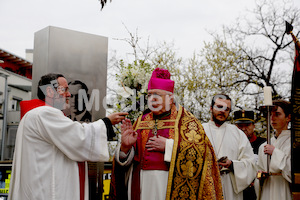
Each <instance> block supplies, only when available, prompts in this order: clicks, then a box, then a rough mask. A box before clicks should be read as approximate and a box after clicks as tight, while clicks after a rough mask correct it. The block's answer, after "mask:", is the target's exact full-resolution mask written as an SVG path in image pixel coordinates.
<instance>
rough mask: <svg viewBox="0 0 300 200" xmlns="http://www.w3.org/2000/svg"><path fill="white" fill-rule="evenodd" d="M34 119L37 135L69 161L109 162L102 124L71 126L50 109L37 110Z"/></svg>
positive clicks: (54, 110) (72, 124) (104, 127)
mask: <svg viewBox="0 0 300 200" xmlns="http://www.w3.org/2000/svg"><path fill="white" fill-rule="evenodd" d="M34 118H36V119H33V120H35V123H37V125H36V127H38V128H39V129H40V130H38V131H37V134H39V135H40V136H41V137H42V138H43V139H44V140H45V141H47V142H48V143H49V144H52V145H55V146H56V147H57V148H58V149H59V150H60V151H62V152H63V154H64V155H66V156H67V157H68V158H70V159H71V160H74V161H80V162H82V161H93V162H97V161H98V162H104V161H108V160H109V152H108V145H107V129H106V125H105V123H104V122H103V121H102V120H98V121H96V122H93V123H89V124H86V123H83V124H81V123H79V122H73V121H72V120H71V119H69V118H68V117H66V116H64V114H63V113H62V112H61V111H60V110H58V109H55V108H51V107H47V108H44V109H39V110H38V114H37V115H35V117H34Z"/></svg>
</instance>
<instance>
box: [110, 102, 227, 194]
mask: <svg viewBox="0 0 300 200" xmlns="http://www.w3.org/2000/svg"><path fill="white" fill-rule="evenodd" d="M133 128H134V129H135V130H136V131H138V132H140V131H141V132H140V135H141V137H142V138H141V143H142V144H141V146H142V148H141V149H142V150H141V149H139V150H138V149H137V152H136V155H138V154H142V155H138V158H137V159H135V160H136V161H138V163H140V164H138V166H142V165H143V159H144V155H143V153H140V152H144V151H145V145H146V142H147V140H148V138H149V137H152V136H153V132H155V129H156V130H161V129H167V130H169V132H168V137H169V138H171V139H173V140H174V145H173V151H172V158H171V162H170V163H169V164H168V165H167V166H168V169H167V170H168V171H169V172H168V173H169V176H168V185H167V191H166V200H170V199H172V200H173V199H178V200H183V199H190V200H194V199H207V200H211V199H215V200H220V199H223V196H222V185H221V178H220V173H219V169H218V166H217V160H216V157H215V154H214V151H213V147H212V145H211V143H210V141H209V139H208V138H207V136H206V134H205V132H204V129H203V128H202V125H201V123H200V121H199V120H198V119H197V118H196V117H195V116H193V115H192V114H191V113H190V112H188V111H187V110H185V109H184V108H183V107H182V106H180V105H179V109H178V110H177V108H176V106H175V105H173V106H172V109H171V114H170V115H169V117H167V118H163V120H157V119H156V120H154V118H153V114H152V113H151V112H150V113H148V114H145V115H142V116H140V117H139V118H138V120H137V121H136V122H135V123H134V126H133ZM134 166H135V165H134ZM140 169H141V168H140V167H136V168H135V167H134V170H133V174H132V175H133V178H132V186H131V193H132V194H134V195H133V196H131V200H135V199H140V198H139V188H140V186H139V184H138V185H136V183H137V182H139V181H138V180H139V178H134V177H135V174H139V172H138V171H139V170H140ZM124 170H125V169H123V168H122V167H120V166H119V165H117V163H115V162H114V167H113V173H112V182H111V191H110V199H127V198H124V197H125V196H127V192H126V191H127V189H123V188H124V187H126V185H127V184H125V185H122V184H123V183H124V181H122V180H120V178H122V177H123V178H124V177H125V176H124ZM133 185H136V186H133Z"/></svg>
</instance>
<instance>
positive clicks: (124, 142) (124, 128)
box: [121, 119, 138, 154]
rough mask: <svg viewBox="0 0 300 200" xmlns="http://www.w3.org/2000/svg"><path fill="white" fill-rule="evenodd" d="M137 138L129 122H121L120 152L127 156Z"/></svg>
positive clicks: (126, 120)
mask: <svg viewBox="0 0 300 200" xmlns="http://www.w3.org/2000/svg"><path fill="white" fill-rule="evenodd" d="M137 136H138V134H137V132H136V131H134V130H133V127H132V124H131V122H130V120H129V119H125V120H123V121H122V124H121V151H123V152H124V153H126V154H127V153H128V151H129V150H130V149H131V147H132V145H134V144H135V142H136V140H137Z"/></svg>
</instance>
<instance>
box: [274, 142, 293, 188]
mask: <svg viewBox="0 0 300 200" xmlns="http://www.w3.org/2000/svg"><path fill="white" fill-rule="evenodd" d="M290 151H291V149H290V145H286V146H284V147H283V150H280V149H279V148H275V149H274V151H273V154H272V156H271V162H270V172H273V173H280V172H281V173H282V176H283V178H284V179H285V180H287V181H288V182H289V183H291V182H292V178H291V154H290V153H288V152H290Z"/></svg>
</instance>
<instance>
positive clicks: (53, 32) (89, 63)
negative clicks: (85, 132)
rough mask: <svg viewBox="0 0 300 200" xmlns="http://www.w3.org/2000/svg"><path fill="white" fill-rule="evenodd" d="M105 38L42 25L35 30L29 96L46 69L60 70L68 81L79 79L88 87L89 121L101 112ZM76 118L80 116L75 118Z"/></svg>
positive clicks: (104, 89)
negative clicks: (38, 29)
mask: <svg viewBox="0 0 300 200" xmlns="http://www.w3.org/2000/svg"><path fill="white" fill-rule="evenodd" d="M107 49H108V38H107V37H103V36H98V35H93V34H88V33H82V32H78V31H73V30H68V29H63V28H58V27H52V26H49V27H46V28H44V29H42V30H40V31H38V32H36V33H35V36H34V57H33V79H32V85H33V87H32V98H37V84H38V81H39V79H40V77H41V76H42V75H44V74H47V73H51V72H53V73H62V74H64V75H65V76H66V79H67V80H68V82H71V81H75V80H77V81H81V82H83V83H84V84H85V85H86V86H87V88H88V94H89V96H90V99H88V103H89V105H88V106H87V107H88V108H89V107H91V109H90V110H89V111H90V113H91V115H92V121H94V120H96V119H99V118H102V117H104V116H105V113H106V111H105V108H104V107H103V99H104V98H105V96H106V77H107V52H108V51H107ZM79 121H80V120H79Z"/></svg>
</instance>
